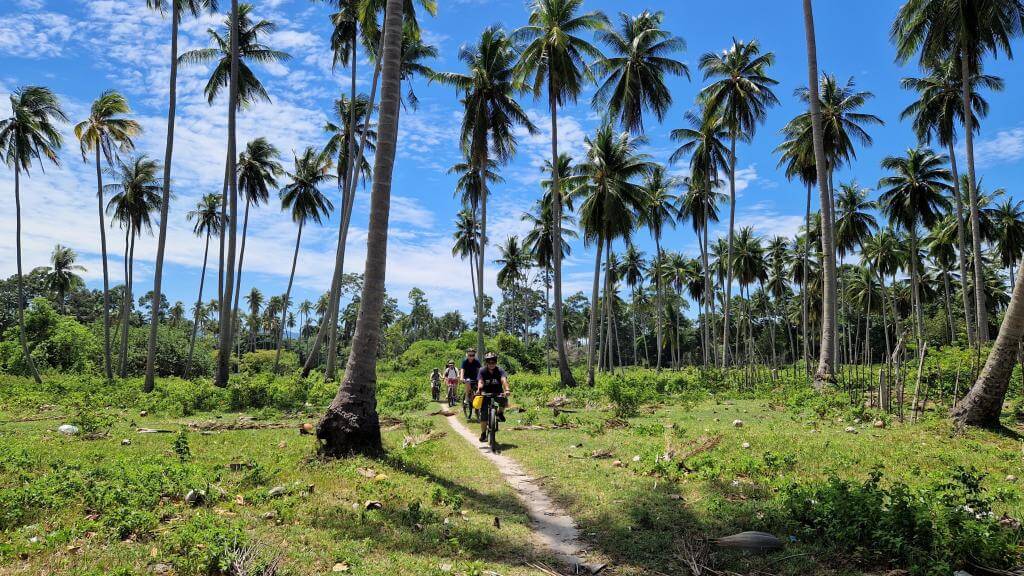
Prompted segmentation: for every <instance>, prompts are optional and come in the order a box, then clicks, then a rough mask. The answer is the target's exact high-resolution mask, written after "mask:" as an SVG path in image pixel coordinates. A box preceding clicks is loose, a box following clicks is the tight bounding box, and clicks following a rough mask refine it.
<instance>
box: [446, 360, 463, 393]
mask: <svg viewBox="0 0 1024 576" xmlns="http://www.w3.org/2000/svg"><path fill="white" fill-rule="evenodd" d="M444 381H445V383H446V384H448V390H449V392H450V393H451V394H453V395H454V394H455V384H456V383H458V381H459V371H458V370H456V369H455V362H454V361H453V360H449V361H448V365H447V366H445V369H444Z"/></svg>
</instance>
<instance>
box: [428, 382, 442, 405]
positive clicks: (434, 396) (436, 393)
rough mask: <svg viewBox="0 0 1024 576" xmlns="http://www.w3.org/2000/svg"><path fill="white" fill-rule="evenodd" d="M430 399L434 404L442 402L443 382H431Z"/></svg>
mask: <svg viewBox="0 0 1024 576" xmlns="http://www.w3.org/2000/svg"><path fill="white" fill-rule="evenodd" d="M430 398H431V400H433V401H434V402H440V401H441V382H439V381H431V382H430Z"/></svg>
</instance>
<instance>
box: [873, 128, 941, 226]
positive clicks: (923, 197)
mask: <svg viewBox="0 0 1024 576" xmlns="http://www.w3.org/2000/svg"><path fill="white" fill-rule="evenodd" d="M947 161H948V158H947V157H946V156H940V155H937V154H935V152H932V151H931V150H928V149H927V148H911V149H910V150H907V153H906V156H888V157H886V158H885V159H883V160H882V168H883V169H885V170H888V171H890V172H891V173H892V174H891V175H889V176H884V177H883V178H882V179H881V180H879V181H878V187H879V188H880V189H882V190H883V192H882V195H881V197H880V198H879V203H880V204H881V208H882V212H883V213H884V214H885V215H886V217H888V218H889V220H890V221H891V222H893V223H895V224H898V225H899V226H900V227H902V228H903V229H904V230H906V231H907V232H910V233H912V234H913V233H916V230H917V226H919V225H923V226H925V227H931V226H933V225H934V224H935V223H936V222H937V221H938V220H939V218H941V217H942V214H943V213H944V211H945V210H948V209H949V200H948V199H947V198H946V196H945V191H946V190H948V189H949V187H950V186H951V184H952V181H953V179H952V176H950V174H949V170H947V169H946V162H947Z"/></svg>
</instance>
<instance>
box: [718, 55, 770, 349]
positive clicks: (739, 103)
mask: <svg viewBox="0 0 1024 576" xmlns="http://www.w3.org/2000/svg"><path fill="white" fill-rule="evenodd" d="M774 63H775V55H774V54H773V53H771V52H765V53H763V54H762V53H761V45H760V44H759V43H758V42H757V41H756V40H754V41H751V42H742V41H739V40H736V39H733V43H732V45H731V46H730V47H729V48H728V49H727V50H724V51H723V52H721V53H716V52H708V53H706V54H704V55H703V56H701V58H700V64H699V68H700V69H701V71H703V73H704V79H705V80H713V81H712V82H711V83H710V84H709V85H708V86H706V87H704V89H702V90H701V92H700V96H699V98H700V100H701V102H702V103H703V105H704V107H705V108H704V109H705V115H706V116H708V117H711V116H713V117H717V118H720V119H721V122H722V124H723V125H724V127H725V129H726V130H728V132H729V161H728V172H729V240H728V246H729V250H728V251H729V254H728V256H727V258H728V260H729V261H732V244H733V236H734V234H735V227H736V143H737V141H740V140H743V141H749V140H751V139H753V137H754V132H755V131H756V129H757V126H758V124H760V123H761V122H763V121H764V118H765V116H766V115H767V113H768V109H769V108H770V107H772V106H774V105H776V104H778V99H777V98H776V97H775V94H774V93H773V92H772V86H774V85H775V84H777V83H778V82H777V81H775V80H774V79H773V78H771V77H769V76H768V69H769V68H770V67H771V66H772V64H774ZM731 299H732V268H731V267H729V268H728V270H727V273H726V283H725V306H724V307H723V310H722V315H723V332H722V342H724V343H725V351H726V354H725V355H724V356H723V360H724V361H725V362H726V363H727V362H728V350H729V346H728V342H729V301H730V300H731Z"/></svg>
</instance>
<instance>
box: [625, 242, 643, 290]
mask: <svg viewBox="0 0 1024 576" xmlns="http://www.w3.org/2000/svg"><path fill="white" fill-rule="evenodd" d="M646 272H647V263H646V262H644V253H643V252H641V251H639V250H637V248H636V245H634V244H633V243H632V242H631V243H630V244H629V245H628V246H626V251H625V252H624V253H623V254H622V260H621V261H620V262H619V271H618V276H619V277H620V278H624V279H625V280H626V285H628V286H629V287H630V288H635V287H637V286H639V285H641V284H643V281H644V274H646Z"/></svg>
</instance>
